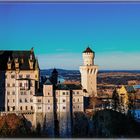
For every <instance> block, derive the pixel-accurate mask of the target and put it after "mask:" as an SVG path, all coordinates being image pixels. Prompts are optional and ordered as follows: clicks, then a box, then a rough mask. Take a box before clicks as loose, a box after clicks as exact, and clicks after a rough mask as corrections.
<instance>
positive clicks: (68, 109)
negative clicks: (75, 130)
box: [0, 47, 98, 137]
mask: <svg viewBox="0 0 140 140" xmlns="http://www.w3.org/2000/svg"><path fill="white" fill-rule="evenodd" d="M94 56H95V53H94V52H93V51H92V50H91V49H90V48H89V47H88V48H86V50H85V51H83V65H82V66H80V73H81V84H64V83H58V72H57V70H56V69H54V70H53V72H52V75H51V77H50V78H47V79H46V80H45V82H44V83H43V84H40V68H39V64H38V60H37V58H36V57H35V54H34V50H33V48H32V49H31V50H28V51H0V76H1V80H0V110H1V115H4V114H5V113H6V114H7V113H16V114H18V115H20V114H22V115H24V116H25V117H26V119H27V120H28V121H29V122H30V123H31V125H32V128H36V127H37V125H38V124H40V125H41V128H42V131H43V132H44V133H45V132H46V133H48V135H50V136H52V137H54V136H57V135H59V136H61V137H65V136H67V137H70V136H71V133H72V123H73V113H74V112H84V111H85V109H86V107H87V105H88V99H89V97H90V96H96V95H97V83H96V78H97V71H98V67H97V66H96V65H94Z"/></svg>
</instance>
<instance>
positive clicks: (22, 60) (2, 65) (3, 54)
mask: <svg viewBox="0 0 140 140" xmlns="http://www.w3.org/2000/svg"><path fill="white" fill-rule="evenodd" d="M31 53H32V60H33V62H34V66H33V69H35V64H36V61H37V60H36V59H35V55H34V52H33V50H24V51H12V50H3V51H0V70H7V62H8V60H9V59H10V62H11V64H12V67H11V69H12V70H15V65H14V60H15V59H16V58H18V61H19V69H20V70H29V69H30V67H29V58H30V54H31ZM38 67H39V66H38Z"/></svg>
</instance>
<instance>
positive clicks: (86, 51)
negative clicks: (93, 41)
mask: <svg viewBox="0 0 140 140" xmlns="http://www.w3.org/2000/svg"><path fill="white" fill-rule="evenodd" d="M83 53H94V51H92V50H91V49H90V48H89V47H87V48H86V50H85V51H83Z"/></svg>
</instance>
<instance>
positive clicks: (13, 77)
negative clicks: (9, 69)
mask: <svg viewBox="0 0 140 140" xmlns="http://www.w3.org/2000/svg"><path fill="white" fill-rule="evenodd" d="M30 77H31V75H30V74H27V75H25V76H23V74H19V75H18V76H17V78H19V79H22V78H30ZM5 78H7V75H5ZM10 78H11V79H15V78H16V75H15V74H12V75H11V76H10ZM35 78H37V75H35Z"/></svg>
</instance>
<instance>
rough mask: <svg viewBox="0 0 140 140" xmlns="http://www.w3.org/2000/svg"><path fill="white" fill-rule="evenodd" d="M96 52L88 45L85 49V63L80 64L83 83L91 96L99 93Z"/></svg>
mask: <svg viewBox="0 0 140 140" xmlns="http://www.w3.org/2000/svg"><path fill="white" fill-rule="evenodd" d="M94 57H95V53H94V52H93V51H92V50H91V49H90V48H89V47H87V48H86V50H85V51H83V65H82V66H80V73H81V84H82V87H83V89H86V90H87V92H88V94H89V96H93V95H94V96H96V95H97V72H98V66H96V65H94Z"/></svg>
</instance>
